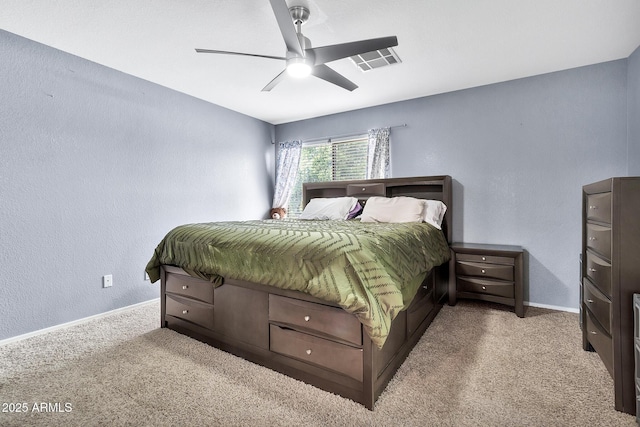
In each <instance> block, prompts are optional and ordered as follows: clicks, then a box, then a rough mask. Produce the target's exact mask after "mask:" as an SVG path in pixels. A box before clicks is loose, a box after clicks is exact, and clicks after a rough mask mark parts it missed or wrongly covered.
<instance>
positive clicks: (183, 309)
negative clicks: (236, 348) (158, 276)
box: [165, 295, 213, 329]
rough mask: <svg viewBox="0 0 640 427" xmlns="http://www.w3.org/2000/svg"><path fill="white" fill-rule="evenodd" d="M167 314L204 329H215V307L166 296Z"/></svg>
mask: <svg viewBox="0 0 640 427" xmlns="http://www.w3.org/2000/svg"><path fill="white" fill-rule="evenodd" d="M165 298H166V307H167V314H168V315H169V316H173V317H177V318H179V319H182V320H186V321H187V322H191V323H193V324H196V325H198V326H202V327H203V328H207V329H213V306H212V305H209V304H203V303H201V302H198V301H195V300H190V299H188V298H180V297H174V296H172V295H165Z"/></svg>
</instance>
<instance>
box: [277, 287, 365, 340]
mask: <svg viewBox="0 0 640 427" xmlns="http://www.w3.org/2000/svg"><path fill="white" fill-rule="evenodd" d="M269 321H270V322H278V323H282V324H284V325H289V326H291V327H293V328H295V329H301V330H304V331H307V332H311V333H317V334H320V335H323V336H326V337H329V338H336V339H339V340H343V341H346V342H349V343H352V344H355V345H362V327H361V324H360V321H359V320H358V319H357V318H356V317H355V316H354V315H352V314H349V313H347V312H346V311H344V310H343V309H341V308H337V307H329V306H326V305H322V304H314V303H312V302H307V301H301V300H297V299H294V298H287V297H282V296H278V295H269Z"/></svg>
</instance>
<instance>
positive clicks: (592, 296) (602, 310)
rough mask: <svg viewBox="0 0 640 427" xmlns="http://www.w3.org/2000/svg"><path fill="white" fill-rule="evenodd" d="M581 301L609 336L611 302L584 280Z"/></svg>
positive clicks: (587, 280)
mask: <svg viewBox="0 0 640 427" xmlns="http://www.w3.org/2000/svg"><path fill="white" fill-rule="evenodd" d="M583 293H584V294H583V297H582V298H583V301H584V304H585V306H586V307H587V308H588V309H589V311H591V313H592V314H593V316H594V317H595V318H596V320H597V321H598V323H600V324H601V325H602V326H603V327H604V329H605V330H606V331H607V333H608V334H611V301H610V300H609V298H607V297H606V296H605V294H603V293H602V292H600V291H599V290H598V288H596V287H595V286H594V285H593V284H592V283H591V282H590V281H589V279H585V280H584V287H583Z"/></svg>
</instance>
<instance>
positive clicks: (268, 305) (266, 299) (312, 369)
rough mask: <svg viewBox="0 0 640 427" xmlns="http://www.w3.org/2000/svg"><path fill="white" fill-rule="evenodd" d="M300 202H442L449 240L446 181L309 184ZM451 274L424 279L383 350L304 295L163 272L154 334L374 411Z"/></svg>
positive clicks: (349, 321)
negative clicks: (191, 341)
mask: <svg viewBox="0 0 640 427" xmlns="http://www.w3.org/2000/svg"><path fill="white" fill-rule="evenodd" d="M303 193H304V200H305V203H306V202H308V201H309V200H310V199H311V198H314V197H339V196H345V195H354V196H355V195H356V194H357V196H356V197H358V198H359V199H361V200H362V201H366V199H367V198H368V197H370V196H387V197H392V196H401V195H406V196H412V197H417V198H423V199H437V200H441V201H443V202H444V203H445V204H446V205H447V206H448V209H447V213H446V215H445V223H444V227H443V231H444V232H445V235H446V236H447V239H448V241H449V242H450V241H451V227H450V224H451V212H452V209H451V204H452V198H451V177H449V176H438V177H421V178H392V179H383V180H367V181H344V182H329V183H313V184H305V186H304V191H303ZM448 272H449V267H448V265H447V264H444V265H442V266H439V267H436V268H434V269H433V270H432V271H431V272H430V274H429V275H428V276H427V278H426V279H425V280H424V281H423V283H422V286H421V287H420V288H419V291H418V293H417V295H416V296H415V298H414V300H413V301H412V303H411V305H410V306H409V307H408V308H407V309H406V310H404V311H402V312H400V313H399V314H398V316H397V317H396V318H395V319H394V321H393V323H392V326H391V330H390V333H389V336H388V338H387V340H386V342H385V344H384V346H383V347H382V348H378V347H377V346H375V345H374V344H373V343H372V342H371V339H370V338H369V337H368V336H367V334H366V333H365V332H364V329H363V326H362V324H361V323H360V322H359V321H358V320H357V318H356V317H355V316H353V315H352V314H349V313H348V312H346V311H344V310H343V309H342V308H340V307H338V306H334V305H332V304H330V303H327V302H325V301H322V300H320V299H317V298H315V297H312V296H310V295H307V294H304V293H301V292H297V291H290V290H286V289H279V288H275V287H271V286H264V285H260V284H256V283H251V282H246V281H240V280H235V279H233V278H225V279H224V284H223V285H221V286H219V287H217V288H215V289H214V287H213V285H212V284H211V283H209V282H207V281H204V280H201V279H198V278H194V277H192V276H189V275H188V274H187V273H185V272H184V271H183V270H182V269H180V268H177V267H173V266H162V269H161V296H162V298H161V307H162V308H161V325H162V327H167V328H171V329H173V330H175V331H177V332H180V333H182V334H185V335H188V336H190V337H192V338H195V339H198V340H200V341H203V342H206V343H208V344H210V345H212V346H214V347H216V348H219V349H221V350H224V351H227V352H229V353H232V354H235V355H237V356H240V357H242V358H244V359H247V360H250V361H252V362H255V363H258V364H260V365H263V366H265V367H268V368H270V369H273V370H276V371H278V372H281V373H283V374H285V375H288V376H290V377H293V378H296V379H298V380H301V381H304V382H306V383H308V384H311V385H314V386H316V387H318V388H321V389H323V390H326V391H329V392H332V393H336V394H339V395H341V396H343V397H346V398H349V399H352V400H354V401H356V402H359V403H361V404H363V405H364V406H365V407H367V408H369V409H373V407H374V404H375V401H376V399H377V398H378V396H379V395H380V394H381V393H382V391H383V390H384V388H385V387H386V385H387V383H388V382H389V380H390V379H391V378H392V377H393V375H394V374H395V372H396V371H397V369H398V368H399V367H400V365H401V364H402V362H403V361H404V360H405V359H406V357H407V356H408V354H409V352H410V351H411V349H412V348H413V347H414V346H415V344H416V343H417V342H418V340H419V339H420V337H421V336H422V334H423V333H424V331H425V330H426V329H427V327H428V326H429V325H430V324H431V322H432V320H433V319H434V318H435V316H436V314H437V313H438V311H439V310H440V308H441V307H442V304H443V302H444V301H445V300H446V297H447V284H448Z"/></svg>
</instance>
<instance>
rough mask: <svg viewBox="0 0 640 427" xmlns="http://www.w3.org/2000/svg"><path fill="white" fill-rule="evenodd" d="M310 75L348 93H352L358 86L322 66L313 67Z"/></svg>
mask: <svg viewBox="0 0 640 427" xmlns="http://www.w3.org/2000/svg"><path fill="white" fill-rule="evenodd" d="M311 74H313V75H314V76H316V77H318V78H321V79H322V80H326V81H328V82H329V83H333V84H334V85H337V86H340V87H341V88H343V89H346V90H348V91H353V90H354V89H357V88H358V85H356V84H355V83H353V82H352V81H351V80H349V79H347V78H346V77H344V76H343V75H342V74H339V73H337V72H336V71H334V70H332V69H331V68H329V67H327V66H326V65H324V64H320V65H316V66H315V67H313V69H312V70H311Z"/></svg>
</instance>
